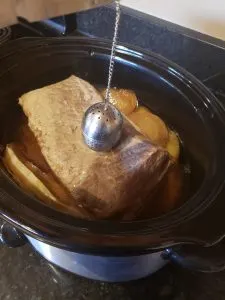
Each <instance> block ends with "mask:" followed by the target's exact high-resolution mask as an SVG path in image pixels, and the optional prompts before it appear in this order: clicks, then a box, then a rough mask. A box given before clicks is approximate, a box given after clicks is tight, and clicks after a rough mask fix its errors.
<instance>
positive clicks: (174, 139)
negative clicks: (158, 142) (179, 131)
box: [166, 130, 180, 160]
mask: <svg viewBox="0 0 225 300" xmlns="http://www.w3.org/2000/svg"><path fill="white" fill-rule="evenodd" d="M166 149H167V151H168V152H169V154H170V155H171V156H172V157H173V158H174V159H175V160H178V159H179V156H180V143H179V139H178V136H177V135H176V133H175V132H174V131H172V130H170V131H169V141H168V143H167V146H166Z"/></svg>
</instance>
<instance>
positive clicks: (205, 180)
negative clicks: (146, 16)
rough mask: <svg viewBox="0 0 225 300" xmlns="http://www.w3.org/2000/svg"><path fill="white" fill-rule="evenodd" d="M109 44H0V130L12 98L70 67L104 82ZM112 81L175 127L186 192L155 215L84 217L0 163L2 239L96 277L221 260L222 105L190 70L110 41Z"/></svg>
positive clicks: (201, 266)
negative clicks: (25, 185) (22, 182)
mask: <svg viewBox="0 0 225 300" xmlns="http://www.w3.org/2000/svg"><path fill="white" fill-rule="evenodd" d="M110 48H111V42H108V41H104V40H95V39H88V38H73V37H71V38H68V37H66V38H41V39H37V38H26V39H20V40H17V41H12V42H10V43H8V44H7V45H6V46H5V47H2V48H1V49H0V122H1V127H0V128H1V129H0V137H1V141H2V143H3V141H4V143H5V142H7V138H8V139H9V137H8V136H5V129H6V128H7V129H8V128H12V130H13V125H14V126H15V120H16V114H17V111H18V109H19V108H18V105H17V99H18V97H19V96H20V95H21V94H23V93H25V92H28V91H30V90H33V89H35V88H39V87H42V86H44V85H47V84H50V83H53V82H56V81H58V80H62V79H64V78H66V77H67V76H69V75H70V74H72V73H73V74H75V75H77V76H79V77H81V78H84V79H85V80H88V81H89V82H91V83H92V84H94V85H106V79H107V71H108V63H109V56H110ZM113 85H114V86H117V87H123V88H129V89H132V90H135V91H136V93H137V95H138V97H139V99H140V101H142V102H143V103H144V104H145V105H146V106H149V107H150V108H151V110H153V111H155V112H157V113H158V114H159V115H160V116H161V117H162V118H163V119H164V120H166V122H167V123H168V124H170V126H172V127H173V128H174V129H175V130H176V131H177V132H178V133H179V135H180V138H181V140H182V142H183V144H184V150H185V155H184V156H185V157H187V158H188V161H189V165H190V170H191V173H190V176H189V178H190V182H189V189H188V200H187V201H186V202H184V203H183V204H182V205H181V206H180V207H179V208H177V209H175V210H173V211H171V212H170V213H168V214H166V215H162V216H160V217H158V218H154V219H149V220H142V221H133V222H115V221H114V222H113V221H86V220H79V219H75V218H74V217H71V216H69V215H66V214H63V213H61V212H59V211H56V210H54V209H53V208H50V207H47V206H46V205H45V204H44V203H42V202H40V201H38V200H37V199H35V198H34V197H32V196H31V195H28V194H27V193H26V192H24V191H23V190H22V189H21V188H20V187H19V186H17V185H16V184H15V183H14V181H13V180H12V179H11V177H10V175H9V174H8V173H7V172H6V171H5V169H4V167H3V166H2V165H1V168H0V214H1V217H2V218H3V219H4V220H5V222H6V224H5V225H3V227H2V233H1V240H2V242H4V243H6V244H8V245H10V246H20V245H22V244H24V242H25V240H26V241H28V242H29V243H30V244H31V245H32V246H33V247H34V248H35V249H36V250H37V251H38V252H39V253H40V254H41V255H43V256H44V257H45V258H46V259H47V260H49V261H50V262H52V263H54V264H56V265H58V266H59V267H61V268H64V269H66V270H68V271H70V272H73V273H76V274H79V275H82V276H85V277H89V278H92V279H98V280H105V281H128V280H133V279H138V278H141V277H144V276H147V275H149V274H151V273H153V272H155V271H157V270H158V269H160V268H161V267H163V266H164V265H165V264H166V263H167V262H168V261H171V260H172V261H176V262H177V263H179V264H182V265H183V266H185V267H189V268H195V269H198V270H199V271H205V272H207V271H218V270H221V269H223V268H224V267H225V252H224V251H223V250H224V247H223V237H224V234H225V217H224V212H225V201H224V196H225V188H224V181H225V155H224V153H225V110H224V107H223V105H222V104H221V103H220V102H219V101H218V100H217V98H215V97H214V96H213V94H212V93H211V92H210V91H209V90H208V89H207V88H206V87H205V86H204V85H203V84H202V83H201V82H199V81H198V80H197V79H196V78H195V77H193V76H192V75H191V74H189V73H188V72H186V71H185V70H183V69H181V68H180V67H178V66H177V65H175V64H174V63H172V62H169V61H168V60H166V59H164V58H162V57H160V56H158V55H156V54H153V53H151V52H144V51H142V50H139V49H131V48H128V47H126V46H124V45H120V46H118V48H117V56H116V66H115V75H114V78H113Z"/></svg>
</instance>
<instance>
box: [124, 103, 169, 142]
mask: <svg viewBox="0 0 225 300" xmlns="http://www.w3.org/2000/svg"><path fill="white" fill-rule="evenodd" d="M128 119H129V120H131V122H133V123H134V124H135V125H136V127H137V128H138V129H139V131H140V133H141V134H143V135H145V136H146V137H147V138H149V139H150V140H151V141H152V142H153V143H155V144H156V145H159V146H162V147H165V146H166V145H167V143H168V141H169V133H168V129H167V126H166V125H165V123H164V122H163V121H162V120H161V119H160V118H159V117H158V116H157V115H154V114H152V113H151V112H150V111H149V110H148V109H147V108H145V107H142V106H141V107H139V108H138V109H137V110H135V111H134V112H133V113H132V114H131V115H129V116H128Z"/></svg>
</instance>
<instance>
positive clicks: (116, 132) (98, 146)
mask: <svg viewBox="0 0 225 300" xmlns="http://www.w3.org/2000/svg"><path fill="white" fill-rule="evenodd" d="M115 2H116V20H115V28H114V36H113V42H112V50H111V56H110V64H109V75H108V84H107V89H106V95H105V101H104V102H99V103H96V104H94V105H92V106H91V107H89V108H88V110H87V111H86V113H85V114H84V118H83V122H82V133H83V137H84V141H85V143H86V144H87V146H88V147H89V148H91V149H92V150H95V151H109V150H111V149H112V148H113V147H114V146H116V144H117V143H118V142H119V140H120V137H121V134H122V126H123V117H122V115H121V113H120V112H119V110H118V109H117V108H116V107H115V106H113V105H112V104H111V103H110V88H111V82H112V76H113V71H114V64H115V51H116V45H117V37H118V27H119V21H120V14H121V8H120V1H119V0H116V1H115Z"/></svg>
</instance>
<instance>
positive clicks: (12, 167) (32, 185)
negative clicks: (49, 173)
mask: <svg viewBox="0 0 225 300" xmlns="http://www.w3.org/2000/svg"><path fill="white" fill-rule="evenodd" d="M3 163H4V165H5V167H6V168H7V170H8V171H9V173H10V174H12V176H13V178H14V179H15V180H16V181H17V182H18V183H19V185H20V186H21V187H22V188H24V189H25V190H26V191H28V192H30V193H32V194H33V195H34V196H36V197H37V198H39V199H41V200H43V201H44V202H46V201H47V202H52V201H53V202H54V201H56V198H55V196H54V195H53V194H52V193H51V192H50V191H49V190H48V189H47V187H46V186H45V185H44V184H43V183H42V182H41V180H39V178H37V176H35V175H34V174H33V173H32V172H31V171H30V170H29V169H28V168H27V167H26V166H25V164H24V163H23V162H22V161H21V160H20V159H19V158H18V156H17V154H16V153H15V152H14V150H13V148H12V147H11V145H10V144H9V145H7V147H6V149H5V152H4V157H3Z"/></svg>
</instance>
